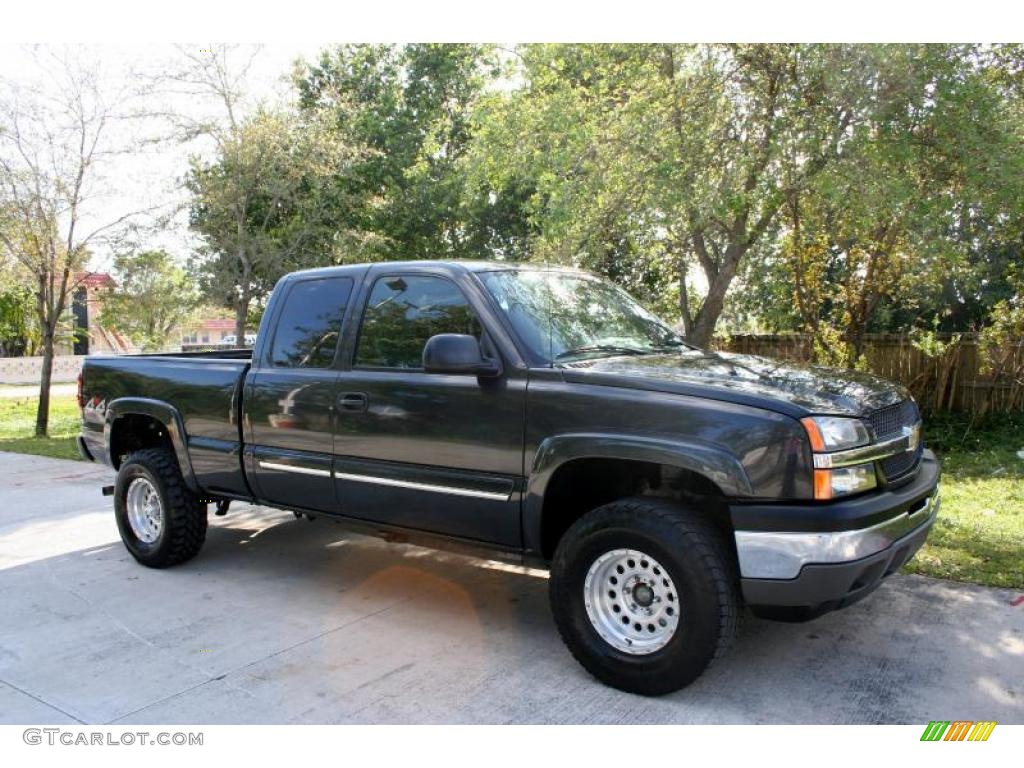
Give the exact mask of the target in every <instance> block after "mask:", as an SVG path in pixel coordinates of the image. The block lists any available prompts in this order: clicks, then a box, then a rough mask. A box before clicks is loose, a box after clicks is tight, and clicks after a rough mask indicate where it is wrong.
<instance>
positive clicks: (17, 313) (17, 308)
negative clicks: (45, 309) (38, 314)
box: [0, 281, 42, 357]
mask: <svg viewBox="0 0 1024 768" xmlns="http://www.w3.org/2000/svg"><path fill="white" fill-rule="evenodd" d="M41 340H42V339H41V336H40V334H39V326H38V324H37V323H36V322H35V299H34V297H33V295H32V290H31V289H30V288H28V287H27V286H24V285H19V284H18V283H14V282H10V283H7V282H6V281H5V282H4V283H2V284H0V357H21V356H23V355H32V354H35V350H36V349H37V348H38V346H39V343H40V341H41Z"/></svg>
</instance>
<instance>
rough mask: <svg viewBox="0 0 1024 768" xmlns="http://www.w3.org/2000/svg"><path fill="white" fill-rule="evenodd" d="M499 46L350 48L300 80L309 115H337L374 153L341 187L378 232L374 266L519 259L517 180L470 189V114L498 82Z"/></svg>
mask: <svg viewBox="0 0 1024 768" xmlns="http://www.w3.org/2000/svg"><path fill="white" fill-rule="evenodd" d="M498 72H499V68H498V62H497V59H496V57H495V51H494V49H493V47H492V46H484V45H464V44H435V43H426V44H412V45H405V46H392V45H345V46H341V47H338V48H336V49H335V50H333V51H325V52H324V53H323V54H322V55H321V56H320V59H319V60H318V61H316V62H315V63H305V64H303V65H302V66H300V67H299V68H298V69H297V71H296V74H295V85H296V88H297V90H298V93H299V103H300V105H301V106H302V108H303V109H304V110H327V111H329V112H331V113H333V114H334V115H335V123H336V127H337V130H338V132H339V133H340V134H342V135H344V136H347V137H349V139H350V140H351V141H354V142H356V143H359V144H363V145H365V146H367V147H368V148H370V150H371V152H369V153H367V154H366V155H365V156H364V158H363V160H362V161H361V162H360V163H358V164H357V165H356V166H355V167H354V168H352V169H351V173H348V174H346V176H345V177H344V178H339V180H338V187H339V189H341V190H344V192H345V193H346V196H347V197H349V198H356V199H361V200H364V201H365V202H366V205H363V206H360V207H358V208H349V209H348V211H347V212H348V214H349V215H354V216H355V217H356V218H357V220H356V221H355V222H354V223H353V226H354V227H355V228H357V229H359V230H362V231H366V232H368V233H372V234H373V236H374V238H373V240H372V241H371V242H370V243H369V244H368V245H369V246H370V247H369V248H368V249H367V250H368V255H369V256H370V257H371V258H374V257H375V258H384V259H396V258H397V259H417V258H421V259H437V258H466V257H476V258H481V257H486V256H495V255H497V256H501V257H503V258H518V257H521V256H522V254H523V251H524V246H525V243H526V241H527V235H528V234H529V232H528V228H527V223H526V219H525V216H523V215H522V212H523V208H524V205H525V202H526V200H527V199H528V197H529V195H530V194H531V193H532V189H530V188H529V186H528V185H526V184H523V183H521V180H519V179H511V180H508V181H507V183H503V184H502V185H501V186H500V187H497V188H495V187H491V186H489V185H487V184H471V183H470V181H469V179H468V178H467V173H466V164H465V160H466V157H467V155H468V153H469V151H470V148H471V146H472V144H473V141H474V134H473V124H472V112H473V109H474V107H475V105H476V104H477V102H478V100H479V99H480V98H481V95H482V94H483V93H484V92H485V90H486V89H487V87H488V86H489V84H490V83H491V82H492V81H493V80H494V78H495V77H496V76H497V75H498Z"/></svg>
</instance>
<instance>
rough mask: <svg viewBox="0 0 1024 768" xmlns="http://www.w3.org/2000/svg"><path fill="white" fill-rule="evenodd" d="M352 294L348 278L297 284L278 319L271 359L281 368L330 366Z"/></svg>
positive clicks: (307, 281)
mask: <svg viewBox="0 0 1024 768" xmlns="http://www.w3.org/2000/svg"><path fill="white" fill-rule="evenodd" d="M351 293H352V280H351V278H348V277H331V278H326V279H323V280H303V281H302V282H300V283H295V285H293V286H292V289H291V290H290V291H289V292H288V295H287V296H286V297H285V300H284V308H283V309H282V310H281V315H280V317H279V318H278V321H277V330H276V331H275V333H274V343H273V345H271V349H270V362H271V363H272V364H273V365H274V366H275V367H279V368H329V367H330V366H331V363H333V362H334V351H335V350H336V349H337V347H338V337H339V336H340V335H341V320H342V318H343V317H344V315H345V307H347V306H348V299H349V296H350V295H351Z"/></svg>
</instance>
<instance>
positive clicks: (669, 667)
mask: <svg viewBox="0 0 1024 768" xmlns="http://www.w3.org/2000/svg"><path fill="white" fill-rule="evenodd" d="M550 598H551V607H552V611H553V613H554V616H555V622H556V624H557V625H558V630H559V632H560V633H561V635H562V639H563V640H564V641H565V644H566V645H567V646H568V648H569V650H570V651H571V652H572V654H573V656H574V657H575V658H576V660H577V661H579V662H580V664H582V665H583V667H584V668H586V669H587V671H589V672H590V673H591V674H592V675H594V677H596V678H597V679H599V680H601V681H602V682H604V683H606V684H608V685H611V686H613V687H615V688H619V689H622V690H624V691H629V692H631V693H639V694H644V695H649V696H656V695H661V694H665V693H670V692H672V691H675V690H678V689H680V688H682V687H684V686H686V685H688V684H689V683H691V682H693V681H694V680H695V679H696V678H697V677H699V676H700V674H701V673H702V672H703V671H704V670H705V669H706V668H707V666H708V665H709V664H710V663H711V661H712V660H713V659H715V658H717V657H718V656H720V655H722V654H723V653H724V652H725V650H726V649H727V648H728V646H729V644H730V643H731V641H732V639H733V637H734V636H735V633H736V623H737V612H738V597H737V589H736V570H735V566H734V565H733V558H732V557H731V556H730V554H729V552H728V551H727V549H726V547H725V544H724V542H723V537H722V536H721V534H720V533H719V532H718V531H717V530H716V529H715V528H714V527H713V526H712V525H711V524H710V523H708V521H707V520H705V519H704V518H702V517H701V516H700V515H698V514H696V513H695V512H694V511H693V510H690V509H687V508H686V507H684V506H682V505H679V504H677V503H675V502H672V501H669V500H665V499H656V498H633V499H624V500H621V501H615V502H612V503H611V504H606V505H605V506H603V507H599V508H597V509H595V510H593V511H591V512H589V513H587V514H586V515H584V516H583V517H582V518H580V519H579V520H577V521H576V523H575V524H573V526H572V527H571V528H570V529H569V530H568V531H567V532H566V534H565V535H564V536H563V537H562V540H561V541H560V542H559V545H558V548H557V550H556V552H555V557H554V560H553V562H552V566H551V581H550Z"/></svg>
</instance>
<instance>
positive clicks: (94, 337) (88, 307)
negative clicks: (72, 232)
mask: <svg viewBox="0 0 1024 768" xmlns="http://www.w3.org/2000/svg"><path fill="white" fill-rule="evenodd" d="M74 286H75V288H74V290H73V292H72V294H71V314H72V316H73V317H74V321H75V337H74V341H73V343H72V344H70V345H67V346H68V347H70V348H68V349H62V350H60V353H62V354H75V355H96V354H105V355H124V354H130V353H132V352H137V351H138V350H137V349H136V347H135V345H134V344H132V342H131V341H130V340H129V339H128V338H127V337H126V336H124V335H123V334H121V333H120V332H119V331H118V330H117V329H115V328H105V327H103V326H102V325H100V322H99V317H100V312H101V310H102V308H103V300H104V298H105V297H106V295H107V294H109V293H110V292H111V291H112V290H114V288H116V287H117V283H116V282H115V281H114V278H112V277H111V276H110V275H109V274H107V273H106V272H80V273H78V274H76V275H75V276H74Z"/></svg>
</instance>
